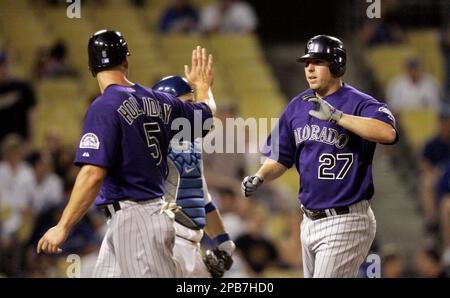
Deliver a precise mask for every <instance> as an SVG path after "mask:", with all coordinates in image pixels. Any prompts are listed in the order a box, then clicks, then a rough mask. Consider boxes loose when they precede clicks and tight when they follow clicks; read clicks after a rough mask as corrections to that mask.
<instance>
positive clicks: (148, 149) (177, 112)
mask: <svg viewBox="0 0 450 298" xmlns="http://www.w3.org/2000/svg"><path fill="white" fill-rule="evenodd" d="M197 110H199V111H200V112H201V113H200V112H198V111H197ZM194 111H195V112H194ZM211 117H212V115H211V111H210V109H209V107H208V106H207V105H206V104H203V103H199V104H194V103H184V102H182V101H181V100H179V99H178V98H176V97H173V96H172V95H170V94H167V93H162V92H157V91H154V90H152V89H149V88H144V87H142V86H140V85H138V84H136V85H133V86H131V87H128V86H120V85H109V86H108V87H107V88H106V90H105V91H104V93H103V94H102V95H100V96H99V97H98V98H96V99H95V101H94V102H93V103H92V105H91V106H90V107H89V110H88V111H87V113H86V116H85V118H84V121H83V130H82V136H81V140H80V144H79V146H78V149H77V152H76V157H75V164H76V165H78V166H82V165H85V164H91V165H96V166H100V167H104V168H107V169H108V173H107V176H106V177H105V179H104V181H103V185H102V187H101V190H100V193H99V195H98V197H97V198H96V202H95V204H96V205H105V204H110V203H113V202H114V201H119V200H123V199H131V200H136V201H140V200H149V199H154V198H158V197H161V196H163V195H164V193H165V182H164V180H165V177H166V175H167V152H168V146H169V141H170V139H171V138H172V137H173V136H174V134H175V133H176V132H178V131H174V130H172V129H171V125H172V122H173V121H174V119H176V118H185V119H187V120H188V121H189V122H190V123H191V124H192V123H193V122H194V118H196V120H195V121H199V122H200V123H202V124H203V123H204V121H206V119H209V118H211ZM200 118H201V119H200Z"/></svg>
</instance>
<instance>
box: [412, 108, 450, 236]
mask: <svg viewBox="0 0 450 298" xmlns="http://www.w3.org/2000/svg"><path fill="white" fill-rule="evenodd" d="M438 129H439V130H438V133H437V135H436V136H434V137H433V138H432V139H431V140H429V141H428V142H427V143H426V144H425V146H424V150H423V154H422V159H421V161H420V163H419V169H420V179H419V192H420V199H421V207H422V212H423V215H424V218H425V223H426V225H427V230H428V232H437V224H438V216H437V210H438V208H437V203H436V202H437V201H436V183H437V181H438V178H439V177H440V176H441V175H442V172H443V168H444V165H445V163H446V161H447V160H448V159H449V158H450V106H448V105H443V106H442V109H441V111H440V114H439V128H438ZM441 180H442V179H441ZM441 192H443V190H441Z"/></svg>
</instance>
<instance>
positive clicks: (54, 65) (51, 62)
mask: <svg viewBox="0 0 450 298" xmlns="http://www.w3.org/2000/svg"><path fill="white" fill-rule="evenodd" d="M43 67H44V70H43V74H42V75H43V78H44V79H46V78H59V77H73V76H75V75H76V73H75V71H74V70H73V69H72V68H71V67H70V66H69V65H68V64H67V47H66V45H65V44H64V42H62V41H57V42H56V43H55V44H54V45H53V46H52V47H51V49H50V54H49V56H48V60H47V61H46V62H45V63H44V65H43Z"/></svg>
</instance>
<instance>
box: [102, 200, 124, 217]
mask: <svg viewBox="0 0 450 298" xmlns="http://www.w3.org/2000/svg"><path fill="white" fill-rule="evenodd" d="M110 205H111V204H110ZM108 206H109V205H106V206H103V207H102V209H103V212H104V213H105V216H106V217H107V218H111V216H112V214H111V212H110V211H109V209H108ZM112 206H113V208H114V212H117V211H119V210H120V209H121V208H120V204H119V202H114V203H112Z"/></svg>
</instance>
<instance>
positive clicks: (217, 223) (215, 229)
mask: <svg viewBox="0 0 450 298" xmlns="http://www.w3.org/2000/svg"><path fill="white" fill-rule="evenodd" d="M205 233H206V234H207V235H208V237H209V238H211V239H214V238H216V237H217V236H218V235H220V234H223V233H225V226H224V225H223V221H222V218H221V216H220V213H219V211H218V210H217V209H216V210H213V211H211V212H209V213H207V214H206V225H205Z"/></svg>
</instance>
